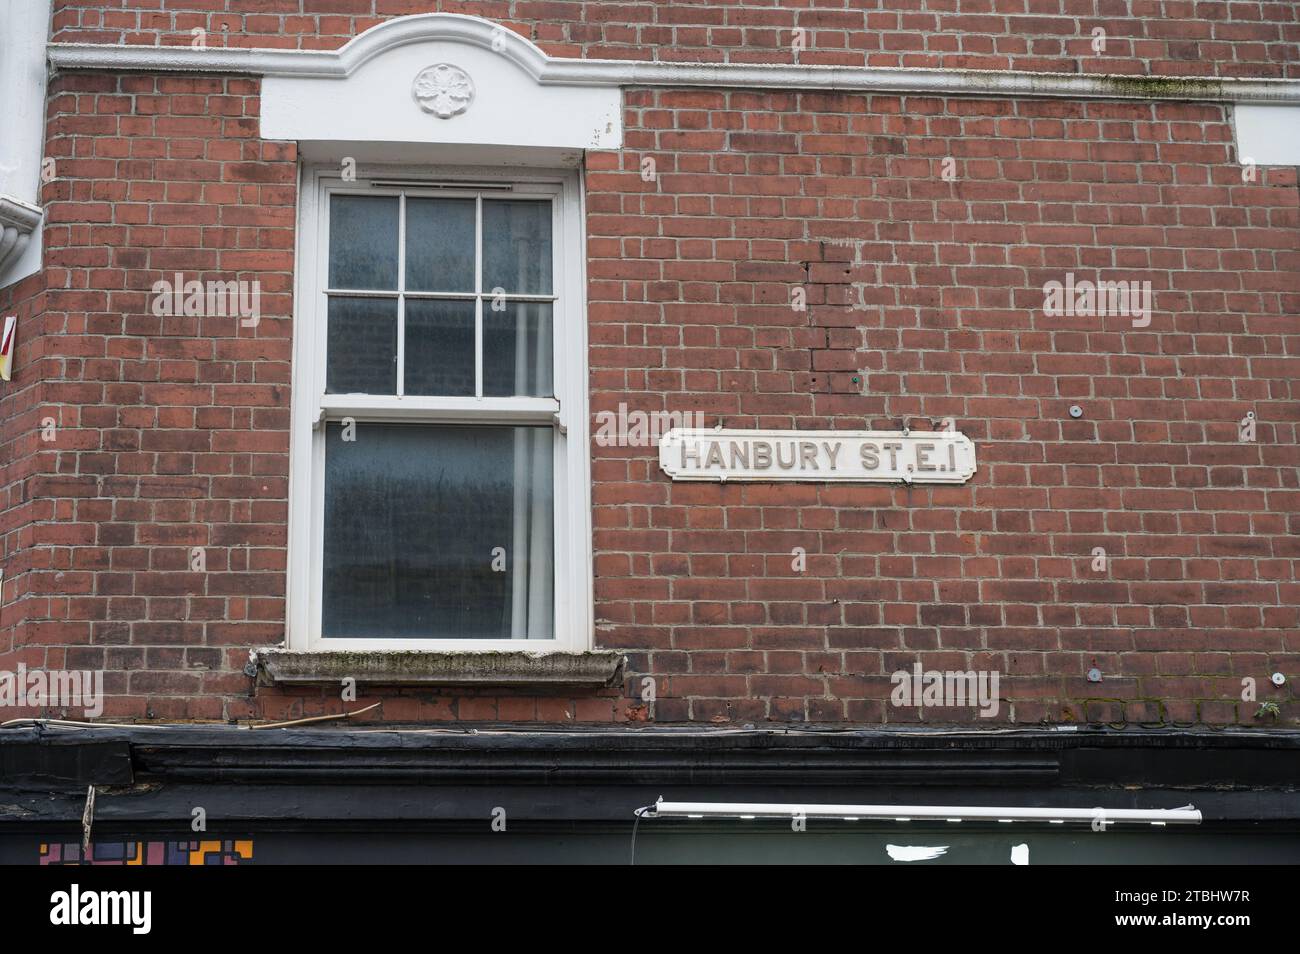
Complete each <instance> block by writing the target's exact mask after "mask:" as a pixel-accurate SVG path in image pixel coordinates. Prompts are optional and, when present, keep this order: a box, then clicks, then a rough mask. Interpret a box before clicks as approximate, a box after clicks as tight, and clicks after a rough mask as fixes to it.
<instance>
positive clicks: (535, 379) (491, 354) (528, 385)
mask: <svg viewBox="0 0 1300 954" xmlns="http://www.w3.org/2000/svg"><path fill="white" fill-rule="evenodd" d="M551 341H552V335H551V304H550V302H530V301H505V302H501V303H500V307H498V306H497V305H495V304H493V303H491V302H485V303H484V306H483V393H484V394H485V395H487V396H489V397H515V396H524V397H552V396H553V395H554V394H555V387H554V386H553V384H552V383H551V368H552V360H551Z"/></svg>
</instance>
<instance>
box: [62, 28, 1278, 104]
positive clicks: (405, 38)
mask: <svg viewBox="0 0 1300 954" xmlns="http://www.w3.org/2000/svg"><path fill="white" fill-rule="evenodd" d="M430 40H445V41H452V42H459V43H470V44H473V45H475V46H480V47H484V48H486V49H490V50H495V52H497V53H498V54H500V55H502V56H504V57H506V58H507V59H509V60H511V61H512V62H514V63H515V64H516V65H517V66H519V67H520V68H521V69H523V70H524V71H525V72H527V73H528V74H529V75H531V76H532V77H533V79H534V80H535V81H536V82H538V83H541V84H543V85H552V84H554V85H561V86H605V87H612V86H618V87H624V86H691V87H707V88H710V89H719V88H733V89H793V90H826V91H843V92H877V93H915V94H932V95H943V96H1010V97H1016V98H1026V97H1064V98H1069V99H1130V100H1161V101H1184V102H1187V101H1204V102H1232V103H1300V80H1294V79H1237V78H1224V79H1212V78H1201V77H1163V76H1114V75H1088V76H1079V75H1076V74H1065V73H1029V72H1022V71H1016V70H1006V71H989V70H950V69H922V68H896V67H844V66H780V65H775V64H747V63H646V62H638V61H632V60H595V59H592V60H586V59H573V58H567V57H551V56H548V55H547V54H546V53H544V52H542V50H541V49H540V48H538V47H537V46H536V45H535V44H533V43H532V42H530V41H529V40H527V39H525V38H524V37H522V36H520V35H519V34H518V33H515V32H514V31H513V30H509V29H506V28H505V27H503V26H500V25H499V24H496V23H493V22H492V21H491V20H484V19H482V18H480V17H472V16H465V15H463V14H458V13H427V14H419V15H415V16H408V17H396V18H394V19H392V20H388V21H386V22H384V23H381V24H379V25H378V26H374V27H371V28H370V29H369V30H367V31H365V32H364V33H362V34H360V35H359V36H356V37H353V38H352V39H351V40H350V41H348V43H347V44H346V45H345V46H343V47H342V48H341V49H338V50H328V51H325V50H275V49H231V48H226V49H193V48H191V47H188V46H109V45H106V44H98V43H51V44H49V45H48V47H47V49H48V55H49V59H50V64H51V65H52V66H53V67H55V68H56V69H63V70H86V69H98V70H142V71H148V72H155V71H159V70H167V71H183V72H197V73H207V72H217V73H247V74H251V75H255V76H296V77H319V78H322V79H345V78H347V77H348V76H349V75H351V74H352V73H353V72H355V71H356V70H357V69H358V68H359V67H360V66H361V65H362V64H364V63H365V62H366V61H368V60H370V59H372V58H374V57H376V56H379V55H380V54H381V53H384V52H387V51H388V50H392V49H395V48H397V47H400V46H405V45H406V44H408V43H421V42H425V41H430Z"/></svg>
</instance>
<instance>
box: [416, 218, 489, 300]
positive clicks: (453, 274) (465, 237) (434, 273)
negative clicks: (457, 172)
mask: <svg viewBox="0 0 1300 954" xmlns="http://www.w3.org/2000/svg"><path fill="white" fill-rule="evenodd" d="M474 217H475V212H474V200H473V199H407V200H406V289H407V291H434V292H471V293H472V292H473V291H474Z"/></svg>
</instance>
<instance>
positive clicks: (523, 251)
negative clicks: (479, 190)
mask: <svg viewBox="0 0 1300 954" xmlns="http://www.w3.org/2000/svg"><path fill="white" fill-rule="evenodd" d="M494 288H501V289H503V290H504V291H505V292H506V294H518V295H549V294H551V203H549V202H527V201H504V200H501V199H484V200H483V292H484V293H485V294H489V295H490V294H492V290H493V289H494Z"/></svg>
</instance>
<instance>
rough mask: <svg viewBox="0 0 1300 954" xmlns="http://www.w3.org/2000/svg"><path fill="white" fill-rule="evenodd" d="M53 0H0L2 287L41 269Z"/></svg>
mask: <svg viewBox="0 0 1300 954" xmlns="http://www.w3.org/2000/svg"><path fill="white" fill-rule="evenodd" d="M49 35H50V0H25V2H23V3H4V4H0V90H3V91H4V95H3V96H0V130H3V133H0V198H3V199H4V200H7V201H0V288H3V287H5V286H8V285H12V284H13V283H14V282H16V281H19V280H20V279H23V278H26V277H27V276H28V275H34V274H36V272H38V271H40V270H41V231H42V227H43V223H42V216H41V210H40V189H41V156H42V154H43V153H44V151H45V79H46V71H45V54H44V50H45V41H46V40H47V39H49Z"/></svg>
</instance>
